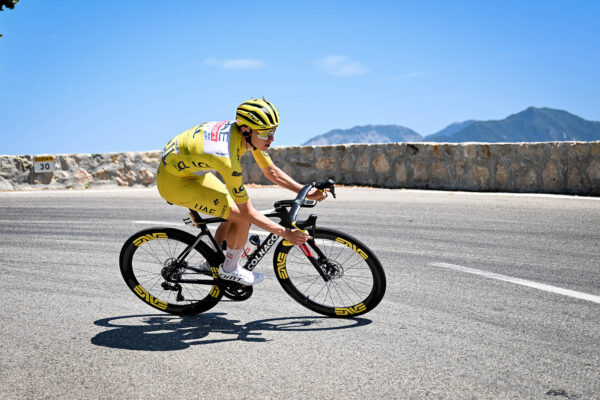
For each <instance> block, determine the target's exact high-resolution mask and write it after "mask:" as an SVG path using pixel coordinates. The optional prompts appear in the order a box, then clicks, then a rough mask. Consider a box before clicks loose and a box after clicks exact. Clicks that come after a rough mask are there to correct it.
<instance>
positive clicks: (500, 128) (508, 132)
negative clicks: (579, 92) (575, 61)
mask: <svg viewBox="0 0 600 400" xmlns="http://www.w3.org/2000/svg"><path fill="white" fill-rule="evenodd" d="M571 140H574V141H575V140H580V141H594V140H600V122H598V121H587V120H585V119H583V118H580V117H578V116H577V115H573V114H571V113H568V112H567V111H562V110H555V109H552V108H536V107H529V108H528V109H526V110H524V111H521V112H519V113H517V114H513V115H509V116H508V117H506V118H505V119H503V120H499V121H476V120H468V121H464V122H455V123H453V124H450V125H448V126H447V127H446V128H444V129H442V130H441V131H439V132H436V133H434V134H431V135H428V136H426V137H424V138H423V137H422V136H421V135H419V134H418V133H417V132H415V131H413V130H412V129H409V128H406V127H404V126H400V125H366V126H355V127H354V128H351V129H334V130H332V131H330V132H327V133H325V134H323V135H319V136H315V137H313V138H312V139H310V140H308V141H307V142H306V143H304V144H303V146H315V145H330V144H344V143H391V142H418V141H425V142H450V143H460V142H489V143H497V142H551V141H552V142H553V141H571Z"/></svg>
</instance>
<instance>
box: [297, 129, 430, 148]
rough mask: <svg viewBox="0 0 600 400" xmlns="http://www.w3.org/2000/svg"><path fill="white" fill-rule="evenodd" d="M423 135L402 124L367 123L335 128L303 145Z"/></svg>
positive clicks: (388, 140)
mask: <svg viewBox="0 0 600 400" xmlns="http://www.w3.org/2000/svg"><path fill="white" fill-rule="evenodd" d="M422 139H423V137H422V136H421V135H419V134H418V133H417V132H415V131H413V130H412V129H409V128H405V127H403V126H400V125H366V126H355V127H354V128H351V129H334V130H332V131H329V132H327V133H324V134H322V135H319V136H315V137H313V138H311V139H310V140H308V141H307V142H305V143H304V144H302V145H303V146H322V145H332V144H345V143H391V142H418V141H421V140H422Z"/></svg>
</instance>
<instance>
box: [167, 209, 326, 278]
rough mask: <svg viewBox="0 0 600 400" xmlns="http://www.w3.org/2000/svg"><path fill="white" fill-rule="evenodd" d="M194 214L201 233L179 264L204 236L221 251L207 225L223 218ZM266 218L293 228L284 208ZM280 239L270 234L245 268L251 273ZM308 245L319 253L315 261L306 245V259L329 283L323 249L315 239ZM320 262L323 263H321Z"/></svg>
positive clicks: (193, 269)
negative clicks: (276, 220)
mask: <svg viewBox="0 0 600 400" xmlns="http://www.w3.org/2000/svg"><path fill="white" fill-rule="evenodd" d="M192 214H195V215H193V217H194V218H198V219H199V223H196V226H197V227H198V228H200V230H201V232H200V233H199V234H198V236H196V240H195V241H194V243H193V244H191V245H189V246H188V247H186V248H185V250H183V252H181V254H180V255H179V256H178V257H177V262H178V263H180V262H183V260H185V258H186V257H187V256H188V255H189V254H190V252H191V251H192V249H193V248H194V247H196V245H197V244H198V243H199V242H200V241H201V240H202V236H208V238H209V239H210V241H211V243H212V245H213V246H214V247H215V248H216V249H219V245H218V244H217V241H216V240H215V238H214V236H213V235H212V234H211V233H210V231H209V230H208V228H207V227H206V225H207V224H209V223H214V222H221V221H223V220H222V219H221V218H209V219H203V218H201V217H200V216H199V215H198V214H197V213H193V212H192ZM265 216H266V217H278V218H279V219H280V224H281V225H282V226H286V225H287V226H288V227H291V224H290V223H289V217H288V214H287V212H286V210H285V209H284V208H276V209H275V212H274V213H270V214H266V215H265ZM192 220H194V219H192ZM307 221H312V223H313V224H314V222H315V221H316V216H314V217H313V216H312V215H311V218H309V220H307ZM279 238H280V237H279V236H278V235H276V234H274V233H269V236H267V238H266V239H265V240H264V241H263V242H262V243H261V245H260V246H259V247H258V248H257V249H256V250H255V251H254V253H252V254H251V255H250V256H249V257H248V258H247V261H246V264H245V265H244V267H245V268H247V269H248V270H249V271H252V270H253V269H254V268H256V266H257V265H258V263H259V262H260V261H261V260H262V259H263V257H264V256H265V255H266V254H267V253H268V252H269V250H270V249H271V247H273V246H274V245H275V244H276V243H277V241H278V240H279ZM307 243H308V244H309V245H310V247H311V248H312V249H313V250H314V251H315V252H316V253H317V256H318V260H317V259H315V257H314V256H312V254H311V253H310V250H308V247H307V246H306V245H302V246H300V247H301V249H302V252H303V253H304V254H305V255H306V257H307V258H308V260H309V261H310V263H311V264H312V265H313V266H314V267H315V269H316V270H317V272H318V273H319V275H321V277H322V278H323V280H325V281H326V282H327V281H329V277H328V276H327V274H325V271H323V268H321V264H322V262H325V261H326V260H327V257H326V256H325V254H324V253H323V252H322V251H321V249H319V247H318V246H317V244H316V243H315V241H314V239H310V240H308V241H307ZM302 247H304V248H302ZM307 252H308V254H307ZM216 255H217V253H216V252H215V256H216ZM319 260H320V261H321V262H319ZM187 268H188V269H191V270H192V271H196V272H200V273H202V272H204V271H201V270H199V269H197V268H194V267H190V266H188V267H187ZM173 282H175V283H192V284H200V285H214V283H215V281H214V280H212V279H177V280H173Z"/></svg>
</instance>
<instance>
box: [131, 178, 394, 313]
mask: <svg viewBox="0 0 600 400" xmlns="http://www.w3.org/2000/svg"><path fill="white" fill-rule="evenodd" d="M313 187H314V188H317V189H319V190H323V191H325V190H326V191H329V192H330V193H331V194H332V195H333V197H335V182H334V181H333V180H331V179H330V180H328V181H326V182H313V183H310V184H307V185H306V186H304V187H303V189H302V190H301V191H300V192H299V193H298V196H297V197H296V199H294V200H280V201H277V202H275V204H274V209H273V210H270V211H267V212H265V215H266V216H267V217H269V218H279V224H280V225H282V226H284V227H286V228H290V229H294V228H296V229H300V230H303V231H305V232H308V233H309V234H310V235H311V236H312V237H313V239H310V240H308V241H307V242H306V243H305V244H303V245H301V246H294V245H292V244H291V243H290V242H288V241H287V240H284V239H282V238H280V237H279V236H278V235H275V234H273V233H271V234H269V235H268V236H267V238H266V239H265V240H264V241H263V242H262V243H261V244H260V245H259V246H258V247H257V248H256V250H255V251H254V252H253V253H252V254H250V255H248V257H247V258H246V262H245V265H244V268H247V269H248V270H250V271H252V270H253V269H254V268H256V266H257V265H258V263H259V262H260V261H261V260H262V259H263V258H264V257H265V255H266V254H267V252H268V251H269V250H270V249H271V248H272V247H273V246H275V245H276V247H275V250H274V254H273V268H274V271H275V277H276V278H277V280H278V281H279V283H280V284H281V286H282V287H283V289H284V290H285V292H286V293H287V294H288V295H290V296H291V297H292V298H293V299H294V300H296V301H297V302H298V303H300V304H301V305H303V306H304V307H306V308H308V309H310V310H312V311H314V312H317V313H319V314H323V315H327V316H330V317H342V318H344V317H345V318H348V317H356V316H358V315H361V314H365V313H367V312H369V311H371V310H373V309H374V308H375V307H376V306H377V305H378V304H379V302H380V301H381V299H382V298H383V296H384V294H385V289H386V278H385V273H384V270H383V267H382V266H381V263H380V262H379V260H378V259H377V257H376V256H375V254H374V253H373V252H372V251H371V250H370V249H369V248H368V247H367V246H366V245H365V244H364V243H362V242H360V241H358V240H357V239H355V238H353V237H352V236H350V235H347V234H345V233H343V232H340V231H337V230H334V229H327V228H321V227H317V216H316V215H315V214H311V215H310V216H309V217H308V218H307V219H306V220H304V221H297V220H296V218H297V216H298V213H299V211H300V209H301V208H302V207H314V206H315V205H316V204H317V202H316V201H314V200H307V199H306V195H307V194H308V192H309V191H310V190H311V189H312V188H313ZM288 210H289V211H288ZM189 211H190V213H189V216H190V218H187V219H185V220H184V222H186V223H188V224H192V225H195V226H196V227H197V228H199V229H200V233H199V234H198V235H197V236H194V235H192V234H190V233H188V232H185V231H182V230H179V229H174V228H167V227H155V228H149V229H144V230H142V231H139V232H137V233H135V234H134V235H133V236H131V237H130V238H129V239H128V240H127V241H126V242H125V244H124V245H123V248H122V249H121V254H120V266H121V274H122V275H123V278H124V279H125V282H126V283H127V286H129V288H130V289H131V290H132V291H133V292H134V293H135V294H136V295H137V296H138V297H139V298H140V299H141V300H143V301H145V302H146V303H147V304H149V305H150V306H152V307H154V308H156V309H158V310H161V311H164V312H167V313H170V314H198V313H202V312H205V311H207V310H209V309H211V308H213V307H214V306H215V305H216V304H217V303H218V302H219V301H220V300H221V299H222V297H223V296H225V297H227V298H229V299H231V300H235V301H243V300H246V299H248V298H250V296H251V295H252V293H253V290H254V289H253V287H252V286H245V285H242V284H239V283H235V282H232V281H226V280H222V279H220V278H219V276H218V267H219V265H220V264H221V263H222V262H223V261H224V259H225V257H224V255H223V248H222V246H220V245H219V244H218V243H217V242H216V241H215V238H214V236H213V235H212V233H211V232H210V231H209V230H208V228H207V225H209V224H213V223H217V222H222V221H225V220H224V219H222V218H215V217H211V218H203V217H201V216H200V215H199V214H198V213H197V212H196V211H194V210H189ZM203 239H204V240H203ZM280 239H282V240H280ZM204 260H206V261H208V263H209V265H210V272H207V271H206V270H205V269H202V268H201V263H202V262H203V261H204Z"/></svg>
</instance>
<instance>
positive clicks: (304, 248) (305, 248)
mask: <svg viewBox="0 0 600 400" xmlns="http://www.w3.org/2000/svg"><path fill="white" fill-rule="evenodd" d="M307 243H308V244H309V245H310V247H312V249H313V250H314V251H315V253H317V256H318V257H317V258H315V256H314V255H313V254H312V252H311V251H310V248H309V247H308V246H307V245H306V244H301V245H300V246H298V247H299V248H300V250H302V253H304V255H305V256H306V258H308V261H310V263H311V264H312V265H313V267H315V269H316V270H317V272H318V273H319V275H321V278H323V280H324V281H325V282H329V280H330V278H329V276H327V274H326V273H325V271H324V270H323V264H324V263H325V262H326V260H327V257H326V256H325V254H323V252H322V251H321V249H320V248H319V246H317V244H316V243H315V241H314V239H310V240H308V241H307ZM321 260H322V262H320V261H321Z"/></svg>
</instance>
